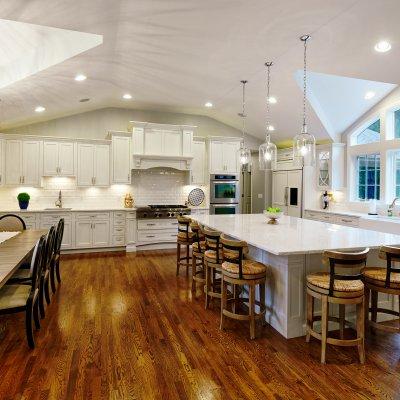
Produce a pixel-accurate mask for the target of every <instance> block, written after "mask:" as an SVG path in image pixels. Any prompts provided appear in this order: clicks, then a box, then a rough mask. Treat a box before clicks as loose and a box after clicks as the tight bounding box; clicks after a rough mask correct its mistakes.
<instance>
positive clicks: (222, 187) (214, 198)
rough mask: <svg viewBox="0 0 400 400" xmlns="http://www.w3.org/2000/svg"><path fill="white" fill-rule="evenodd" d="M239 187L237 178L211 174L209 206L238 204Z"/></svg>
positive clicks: (233, 175) (235, 176)
mask: <svg viewBox="0 0 400 400" xmlns="http://www.w3.org/2000/svg"><path fill="white" fill-rule="evenodd" d="M239 200H240V185H239V179H238V176H237V175H235V174H232V175H223V174H213V175H211V178H210V203H211V204H238V203H239Z"/></svg>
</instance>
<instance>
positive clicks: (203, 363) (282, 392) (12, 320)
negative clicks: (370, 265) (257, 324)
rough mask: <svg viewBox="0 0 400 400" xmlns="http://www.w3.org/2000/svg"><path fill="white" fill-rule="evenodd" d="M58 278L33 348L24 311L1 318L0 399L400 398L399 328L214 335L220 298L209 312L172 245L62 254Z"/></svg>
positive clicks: (244, 330) (232, 328)
mask: <svg viewBox="0 0 400 400" xmlns="http://www.w3.org/2000/svg"><path fill="white" fill-rule="evenodd" d="M61 271H62V279H63V281H62V284H61V287H60V288H59V290H58V291H57V294H56V295H55V296H54V297H53V301H52V304H51V305H50V307H49V308H48V310H47V313H46V319H45V320H44V321H43V324H42V328H41V330H40V331H38V332H36V344H37V347H36V349H35V350H33V351H30V350H29V349H28V346H27V344H26V340H25V332H24V318H23V316H22V315H12V316H5V317H1V318H0V327H1V331H0V354H1V364H0V376H1V379H0V399H2V400H5V399H12V400H15V399H57V400H61V399H68V400H71V399H85V400H88V399H96V400H97V399H118V400H119V399H146V400H147V399H346V400H350V399H367V398H375V399H395V398H399V396H400V395H399V393H400V392H399V389H400V363H399V357H400V335H396V334H387V333H383V332H379V333H377V334H376V335H375V336H372V335H371V334H368V336H367V343H366V351H367V363H366V364H365V365H363V366H361V365H360V364H359V363H358V361H357V353H356V350H354V349H352V348H348V349H346V348H334V347H332V346H329V347H328V351H327V360H328V364H327V365H326V366H321V365H320V363H319V357H320V345H319V343H318V342H317V341H315V340H312V342H311V343H310V344H307V343H305V340H304V338H298V339H292V340H285V339H284V338H283V337H282V336H280V335H279V334H278V333H277V332H276V331H274V330H273V329H272V328H270V327H266V328H263V329H262V337H261V338H259V339H256V340H254V341H251V340H250V339H249V338H248V326H247V325H246V324H242V323H240V322H232V321H228V323H227V326H228V329H227V330H226V331H224V332H221V331H220V330H219V309H218V303H215V304H214V307H213V309H211V310H208V311H205V310H204V297H203V295H202V294H201V290H199V291H198V293H197V294H196V296H195V295H193V296H192V293H191V291H190V281H189V279H188V278H187V277H186V276H185V275H184V271H182V273H181V276H180V277H178V278H176V277H175V254H174V253H173V252H170V251H168V252H167V251H152V252H146V253H138V254H137V255H136V254H133V253H130V254H125V253H107V254H95V255H93V254H84V255H74V256H64V257H63V259H62V263H61Z"/></svg>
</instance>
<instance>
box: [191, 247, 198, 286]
mask: <svg viewBox="0 0 400 400" xmlns="http://www.w3.org/2000/svg"><path fill="white" fill-rule="evenodd" d="M196 272H197V267H196V257H195V256H194V254H193V253H192V292H194V291H196V281H195V280H194V277H195V276H196Z"/></svg>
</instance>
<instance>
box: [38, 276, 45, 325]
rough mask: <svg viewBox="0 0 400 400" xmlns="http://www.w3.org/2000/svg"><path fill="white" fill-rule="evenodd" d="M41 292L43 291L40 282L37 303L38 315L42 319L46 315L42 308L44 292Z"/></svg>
mask: <svg viewBox="0 0 400 400" xmlns="http://www.w3.org/2000/svg"><path fill="white" fill-rule="evenodd" d="M43 292H44V287H43V285H42V284H40V287H39V298H38V303H39V311H40V316H41V318H42V319H43V318H44V317H45V316H46V312H45V309H44V294H43Z"/></svg>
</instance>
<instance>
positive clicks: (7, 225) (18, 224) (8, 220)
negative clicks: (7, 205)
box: [0, 214, 26, 232]
mask: <svg viewBox="0 0 400 400" xmlns="http://www.w3.org/2000/svg"><path fill="white" fill-rule="evenodd" d="M24 230H26V224H25V221H24V220H23V219H22V218H21V217H20V216H18V215H15V214H4V215H2V216H1V217H0V232H22V231H24Z"/></svg>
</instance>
